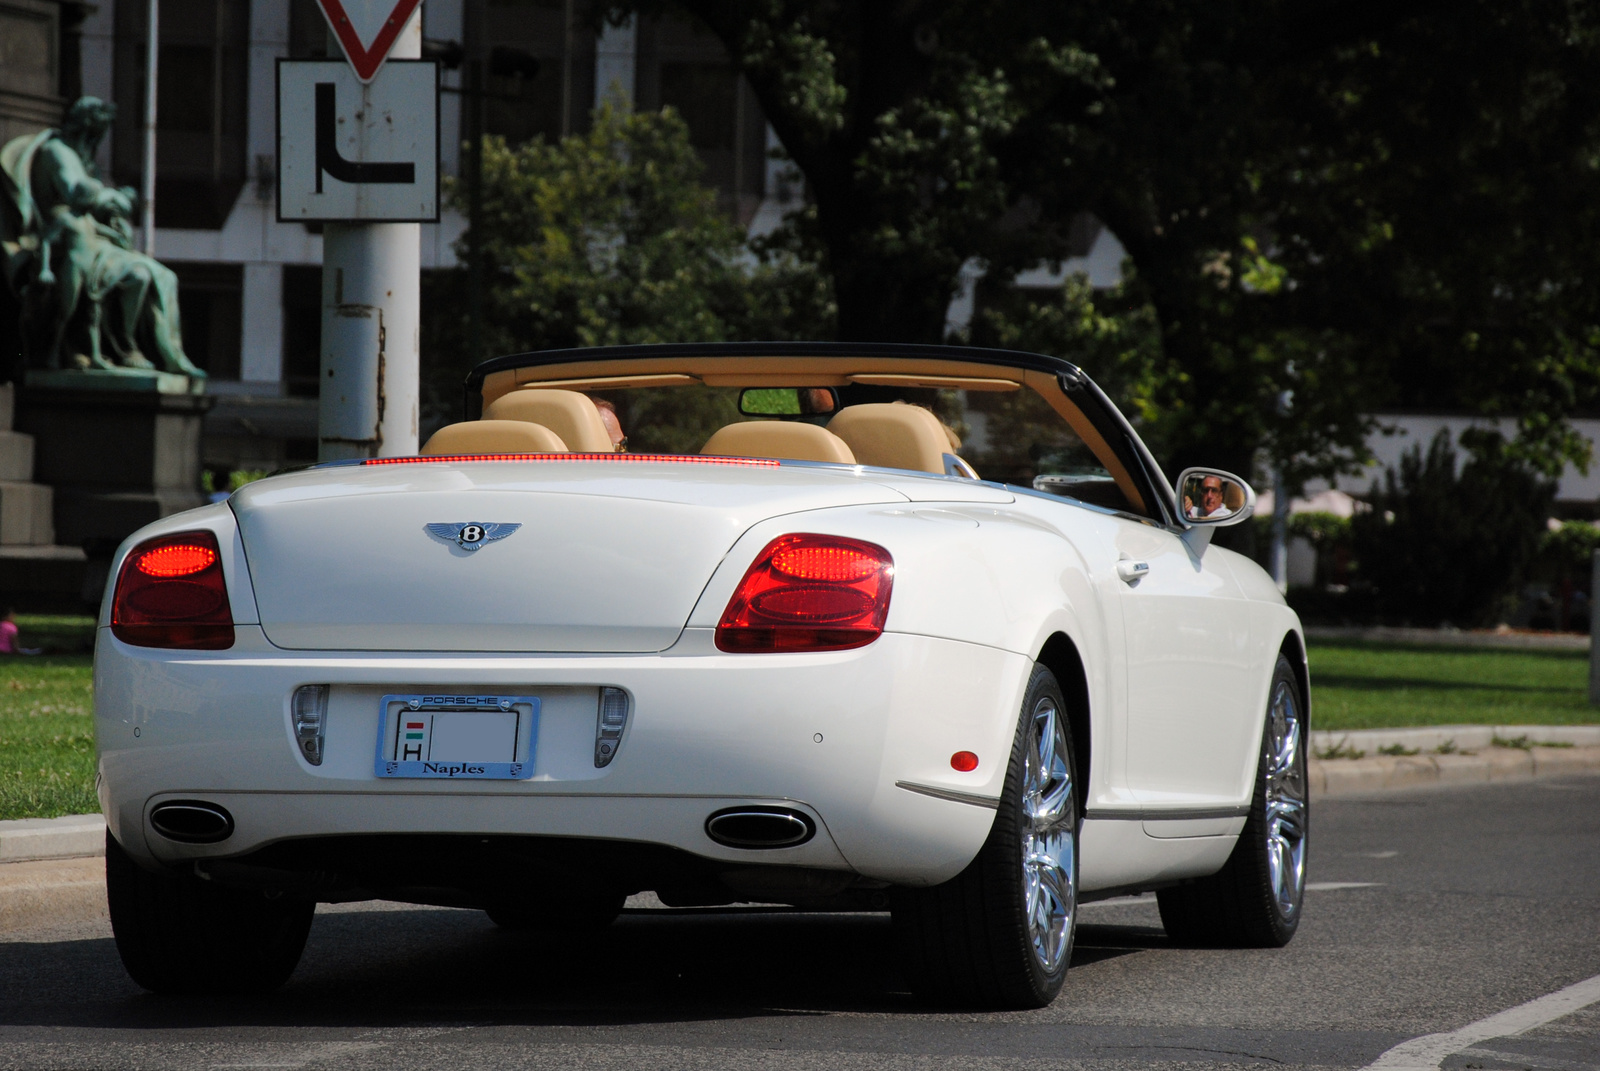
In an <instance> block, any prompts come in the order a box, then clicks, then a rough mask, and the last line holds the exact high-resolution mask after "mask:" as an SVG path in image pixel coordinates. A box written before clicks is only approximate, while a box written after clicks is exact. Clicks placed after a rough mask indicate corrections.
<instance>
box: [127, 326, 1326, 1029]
mask: <svg viewBox="0 0 1600 1071" xmlns="http://www.w3.org/2000/svg"><path fill="white" fill-rule="evenodd" d="M467 392H468V415H469V416H470V417H472V418H471V419H468V420H466V421H463V422H462V423H459V424H454V425H450V426H448V427H445V428H443V429H442V430H440V431H439V432H438V433H437V434H435V435H434V436H433V437H432V438H431V439H430V440H429V442H428V443H427V445H426V446H425V447H424V448H423V451H422V454H421V455H420V456H417V457H399V458H393V457H386V458H381V459H375V460H369V461H352V462H339V463H332V464H323V465H317V466H314V467H312V468H309V469H306V470H303V471H299V472H295V473H291V474H288V475H282V476H276V477H273V478H270V479H265V480H261V481H259V482H257V483H253V484H250V485H249V486H247V487H245V488H244V489H242V490H240V491H238V492H236V493H235V494H234V495H233V496H232V498H230V499H229V500H228V501H227V502H226V503H222V504H218V505H212V506H207V507H205V508H202V509H198V510H192V511H190V512H187V513H183V514H179V515H177V516H173V517H169V518H167V519H165V520H162V521H160V522H158V523H156V524H153V525H150V526H148V527H146V528H144V529H142V530H140V531H139V532H137V533H136V534H135V535H133V536H132V537H131V538H129V540H128V541H127V542H126V543H125V544H124V545H123V547H122V548H121V550H120V551H119V552H118V555H117V558H116V560H115V561H114V562H113V568H112V573H111V580H110V583H109V585H108V590H107V593H106V598H105V603H104V608H103V610H102V611H101V617H100V630H101V631H100V637H99V643H98V645H97V653H96V657H95V719H96V731H97V737H98V747H99V778H98V786H99V793H100V801H101V804H102V807H103V809H104V812H105V815H106V819H107V821H108V824H109V837H108V841H107V845H106V848H107V859H106V876H107V884H108V892H109V896H110V907H111V917H112V924H113V926H114V928H115V932H116V940H117V947H118V949H119V950H120V952H121V954H122V958H123V962H124V963H125V964H126V966H127V968H128V970H129V972H130V973H131V975H132V976H133V978H134V979H135V980H136V981H137V982H139V984H141V985H143V986H146V987H148V988H150V989H154V990H158V991H169V992H181V991H217V990H234V991H261V990H265V989H270V988H272V987H275V986H277V985H280V984H281V983H282V982H283V981H284V980H285V979H287V978H288V976H289V974H290V973H291V972H292V971H293V970H294V967H295V964H296V962H297V961H298V959H299V957H300V954H301V950H302V948H303V946H304V944H305V940H306V935H307V931H308V929H309V927H310V924H311V918H312V913H313V911H314V909H315V905H316V904H317V903H318V902H338V901H346V900H360V899H372V898H383V899H390V900H399V901H408V902H413V903H424V904H444V905H455V906H459V907H467V908H475V909H481V910H484V911H487V912H488V914H489V917H490V918H492V919H493V920H494V921H495V922H497V923H499V924H500V925H503V926H507V927H539V926H547V927H577V926H602V925H606V924H609V923H610V922H611V921H612V920H613V919H614V918H616V917H617V915H618V914H619V912H620V911H621V910H622V907H623V903H624V900H625V899H626V898H627V897H628V896H630V895H633V894H637V893H641V892H645V891H653V892H654V893H655V895H656V896H657V897H659V898H660V900H661V902H663V903H665V904H667V905H669V906H689V905H715V904H729V903H739V902H764V903H777V904H791V905H795V906H797V907H800V908H813V909H819V910H888V911H890V912H892V914H893V924H894V927H895V930H896V931H897V934H898V947H899V949H900V950H901V955H902V956H903V961H904V962H903V966H904V974H905V977H906V979H907V980H908V982H909V984H910V986H911V987H912V989H913V990H914V991H915V992H916V993H917V994H918V995H919V996H920V997H922V998H924V999H928V1000H934V1001H941V1002H946V1003H950V1002H955V1003H961V1004H966V1005H970V1006H1002V1007H1032V1006H1038V1005H1042V1004H1045V1003H1048V1002H1049V1001H1050V1000H1051V999H1052V998H1053V997H1054V996H1055V994H1056V993H1057V992H1058V990H1059V989H1060V987H1061V984H1062V977H1063V974H1064V973H1065V971H1066V967H1067V963H1068V960H1069V959H1070V957H1071V952H1072V942H1073V934H1074V927H1075V924H1076V921H1077V914H1078V911H1077V909H1078V905H1079V904H1081V903H1084V902H1085V901H1088V900H1093V899H1098V898H1103V897H1110V896H1114V895H1121V894H1126V893H1130V892H1134V891H1147V890H1156V891H1157V897H1158V899H1159V904H1160V910H1161V918H1162V921H1163V923H1164V924H1165V926H1166V928H1167V931H1168V933H1169V934H1170V935H1171V937H1172V938H1173V939H1174V940H1177V941H1181V942H1189V943H1207V944H1222V945H1233V946H1277V945H1282V944H1284V943H1285V942H1286V941H1288V940H1289V938H1290V937H1291V936H1292V935H1293V933H1294V931H1295V928H1296V925H1297V924H1298V922H1299V916H1300V909H1301V901H1302V895H1303V890H1304V883H1305V857H1306V846H1307V807H1306V804H1307V798H1306V767H1305V762H1306V754H1305V748H1306V745H1307V741H1308V740H1309V737H1308V735H1307V734H1308V728H1309V726H1308V721H1307V717H1308V706H1307V700H1308V683H1307V674H1306V657H1305V645H1304V641H1303V639H1302V636H1301V631H1300V625H1299V621H1298V620H1297V618H1296V617H1295V615H1294V613H1293V612H1291V611H1290V610H1289V609H1288V607H1287V606H1286V605H1285V604H1284V600H1283V598H1282V597H1281V596H1280V595H1279V593H1278V591H1277V589H1276V587H1274V585H1273V584H1272V582H1271V580H1270V579H1269V578H1268V577H1267V576H1266V574H1264V573H1263V572H1262V570H1261V569H1260V568H1258V567H1257V566H1256V565H1255V564H1254V563H1252V562H1251V561H1249V560H1247V559H1246V558H1244V557H1241V556H1240V555H1238V554H1234V553H1232V552H1230V551H1227V550H1224V549H1222V548H1220V547H1215V546H1209V545H1208V543H1209V541H1210V537H1211V534H1212V529H1213V527H1214V526H1216V525H1219V524H1233V523H1236V522H1239V521H1242V520H1245V519H1246V518H1248V517H1249V516H1250V513H1251V510H1252V509H1253V507H1254V501H1255V495H1254V492H1253V491H1251V490H1250V488H1249V486H1248V485H1247V484H1246V483H1245V481H1244V480H1242V479H1240V478H1239V477H1237V476H1235V475H1232V474H1229V473H1226V472H1220V471H1214V470H1207V469H1191V470H1189V471H1187V472H1185V473H1183V474H1182V475H1180V477H1179V479H1178V481H1177V484H1176V485H1175V486H1174V485H1172V484H1169V483H1168V482H1167V480H1166V478H1165V477H1164V476H1163V475H1162V473H1161V469H1160V467H1159V466H1158V465H1157V464H1156V462H1155V460H1154V459H1153V458H1152V457H1151V455H1150V453H1149V452H1148V451H1147V450H1146V448H1145V447H1144V445H1143V444H1142V443H1141V442H1140V441H1139V438H1138V436H1137V435H1136V434H1135V433H1134V431H1133V430H1132V428H1130V426H1129V425H1128V423H1127V421H1126V420H1125V419H1124V418H1123V417H1122V415H1121V414H1120V413H1119V412H1118V411H1117V409H1116V407H1115V406H1114V405H1112V403H1111V402H1110V401H1109V400H1107V398H1106V397H1105V395H1104V394H1103V393H1102V392H1101V391H1100V390H1099V389H1098V388H1097V387H1096V386H1095V385H1094V384H1093V383H1092V382H1091V381H1090V380H1089V379H1088V377H1087V376H1085V375H1084V374H1083V372H1082V371H1080V370H1079V369H1078V368H1076V367H1074V366H1073V365H1071V364H1069V363H1067V362H1065V361H1062V360H1058V359H1055V358H1051V357H1044V356H1039V355H1035V354H1025V353H1011V352H997V351H991V350H979V349H963V348H957V347H933V346H889V345H848V344H799V343H793V344H791V343H783V344H777V343H762V344H724V345H700V346H648V347H623V348H612V349H593V350H570V351H562V352H545V353H533V354H524V355H520V356H514V357H506V358H500V359H497V360H493V361H489V362H487V363H486V364H484V365H482V366H480V367H479V368H478V369H477V370H475V371H474V372H473V374H472V375H471V376H470V377H469V379H468V383H467ZM479 414H481V415H479ZM624 431H625V432H626V433H627V437H626V438H624V437H623V432H624Z"/></svg>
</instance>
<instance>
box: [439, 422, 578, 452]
mask: <svg viewBox="0 0 1600 1071" xmlns="http://www.w3.org/2000/svg"><path fill="white" fill-rule="evenodd" d="M567 452H568V451H567V444H566V443H564V442H562V441H561V436H559V435H557V434H556V433H555V432H553V431H551V430H550V429H549V428H547V427H545V426H544V425H543V424H530V423H528V422H527V421H526V420H468V421H464V422H463V423H460V424H446V425H445V426H444V427H442V428H440V429H439V430H438V431H436V432H434V433H433V434H432V435H431V436H429V438H428V441H427V443H426V444H425V445H424V446H423V447H422V453H423V455H424V456H437V455H439V454H565V453H567Z"/></svg>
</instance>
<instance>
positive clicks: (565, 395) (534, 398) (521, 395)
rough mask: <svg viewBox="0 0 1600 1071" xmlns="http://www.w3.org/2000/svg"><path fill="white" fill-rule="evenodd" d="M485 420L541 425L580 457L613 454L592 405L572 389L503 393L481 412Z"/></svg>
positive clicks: (529, 389)
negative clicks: (524, 421) (526, 422)
mask: <svg viewBox="0 0 1600 1071" xmlns="http://www.w3.org/2000/svg"><path fill="white" fill-rule="evenodd" d="M483 418H484V419H485V420H526V421H529V422H531V423H534V424H543V425H544V426H545V427H547V428H549V429H550V430H551V431H553V432H555V433H556V434H557V435H559V436H561V441H562V442H564V443H566V444H567V449H569V450H576V451H577V452H579V453H582V454H609V453H613V452H614V451H615V447H613V446H612V444H611V433H610V432H608V431H606V426H605V424H603V423H601V421H600V410H599V409H597V408H595V404H594V402H592V401H590V400H589V399H588V398H587V397H586V396H584V395H582V394H579V393H578V392H577V391H575V390H556V389H554V388H550V387H537V388H524V389H522V390H514V391H512V392H511V393H510V394H503V395H501V396H500V397H498V398H496V399H495V400H494V401H492V402H490V403H489V407H488V408H487V409H485V410H484V411H483Z"/></svg>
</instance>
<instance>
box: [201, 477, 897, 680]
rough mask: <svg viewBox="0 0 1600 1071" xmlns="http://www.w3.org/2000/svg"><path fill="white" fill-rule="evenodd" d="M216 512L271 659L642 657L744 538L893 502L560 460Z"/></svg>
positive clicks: (270, 494) (814, 485)
mask: <svg viewBox="0 0 1600 1071" xmlns="http://www.w3.org/2000/svg"><path fill="white" fill-rule="evenodd" d="M230 501H231V505H232V506H233V509H234V512H235V514H236V515H237V516H238V518H239V529H240V534H241V538H242V539H243V542H244V548H245V556H246V560H247V561H248V563H249V568H250V574H251V579H252V581H253V583H254V586H255V591H256V601H257V604H258V608H259V610H260V615H261V625H262V628H263V630H264V631H265V632H266V635H267V638H268V639H269V640H270V641H271V642H272V643H274V644H276V645H278V646H280V647H286V648H292V649H302V650H427V651H550V652H649V651H660V650H664V649H665V648H667V647H670V646H672V644H673V643H674V642H676V640H677V637H678V635H679V634H680V633H681V631H682V629H683V624H684V622H685V621H686V620H687V619H688V617H689V613H690V611H691V610H692V609H693V608H694V604H695V602H696V600H697V599H698V598H699V596H700V592H701V591H702V590H703V589H704V587H705V584H706V582H707V581H708V580H709V579H710V577H711V574H712V572H713V570H715V568H716V566H717V564H718V563H719V562H720V561H721V560H722V558H723V556H724V555H725V554H726V553H727V551H728V548H729V547H731V546H732V545H733V543H734V541H735V540H737V539H738V537H739V535H740V534H741V533H742V532H744V531H745V530H746V529H747V528H749V527H750V525H752V524H754V523H756V522H757V521H760V520H764V519H766V518H769V517H773V516H777V515H780V514H786V513H794V512H800V511H804V510H809V509H817V508H822V507H826V506H837V505H851V504H871V503H882V502H895V503H899V502H903V501H905V498H904V496H902V495H900V494H898V493H896V492H895V491H893V490H890V489H887V488H884V487H882V486H879V485H876V484H873V483H870V482H866V481H862V480H860V479H858V478H856V477H855V476H854V475H853V474H852V473H851V472H850V471H848V470H833V471H830V470H827V469H820V468H808V467H800V466H782V467H755V466H739V465H711V464H703V463H701V464H691V463H689V462H681V463H677V462H663V463H659V464H654V463H635V464H629V465H626V466H623V465H617V464H607V463H605V462H579V461H571V462H503V463H501V462H471V463H464V464H426V463H421V464H414V465H384V466H336V467H328V468H319V469H313V470H308V471H307V472H304V473H298V474H294V475H291V476H286V477H279V478H277V479H273V480H266V481H261V482H259V483H255V484H250V485H248V486H246V487H245V488H243V489H241V490H240V491H239V492H238V493H237V494H235V495H234V496H233V498H232V499H231V500H230ZM468 526H473V528H476V527H481V528H483V529H484V531H483V532H481V533H480V532H478V531H476V530H470V529H469V530H468V531H465V532H463V531H462V529H463V528H467V527H468ZM496 526H498V527H496ZM513 526H514V527H513ZM472 537H480V538H478V539H476V540H474V539H473V538H472Z"/></svg>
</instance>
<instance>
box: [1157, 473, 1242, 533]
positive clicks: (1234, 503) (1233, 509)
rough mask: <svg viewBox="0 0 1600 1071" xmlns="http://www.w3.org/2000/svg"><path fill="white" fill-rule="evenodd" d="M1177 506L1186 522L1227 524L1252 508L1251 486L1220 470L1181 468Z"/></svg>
mask: <svg viewBox="0 0 1600 1071" xmlns="http://www.w3.org/2000/svg"><path fill="white" fill-rule="evenodd" d="M1177 491H1178V509H1179V511H1180V512H1181V513H1182V515H1183V523H1184V524H1187V525H1197V524H1206V525H1217V526H1221V525H1228V524H1238V523H1239V522H1240V521H1243V520H1246V519H1248V518H1249V517H1250V515H1251V514H1252V513H1254V512H1255V511H1256V493H1255V490H1254V488H1252V487H1251V486H1250V485H1249V484H1247V483H1245V482H1244V481H1243V480H1241V479H1240V478H1239V477H1237V476H1235V475H1234V474H1233V473H1231V472H1223V471H1222V470H1221V469H1184V470H1183V472H1182V473H1180V474H1179V476H1178V486H1177Z"/></svg>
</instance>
